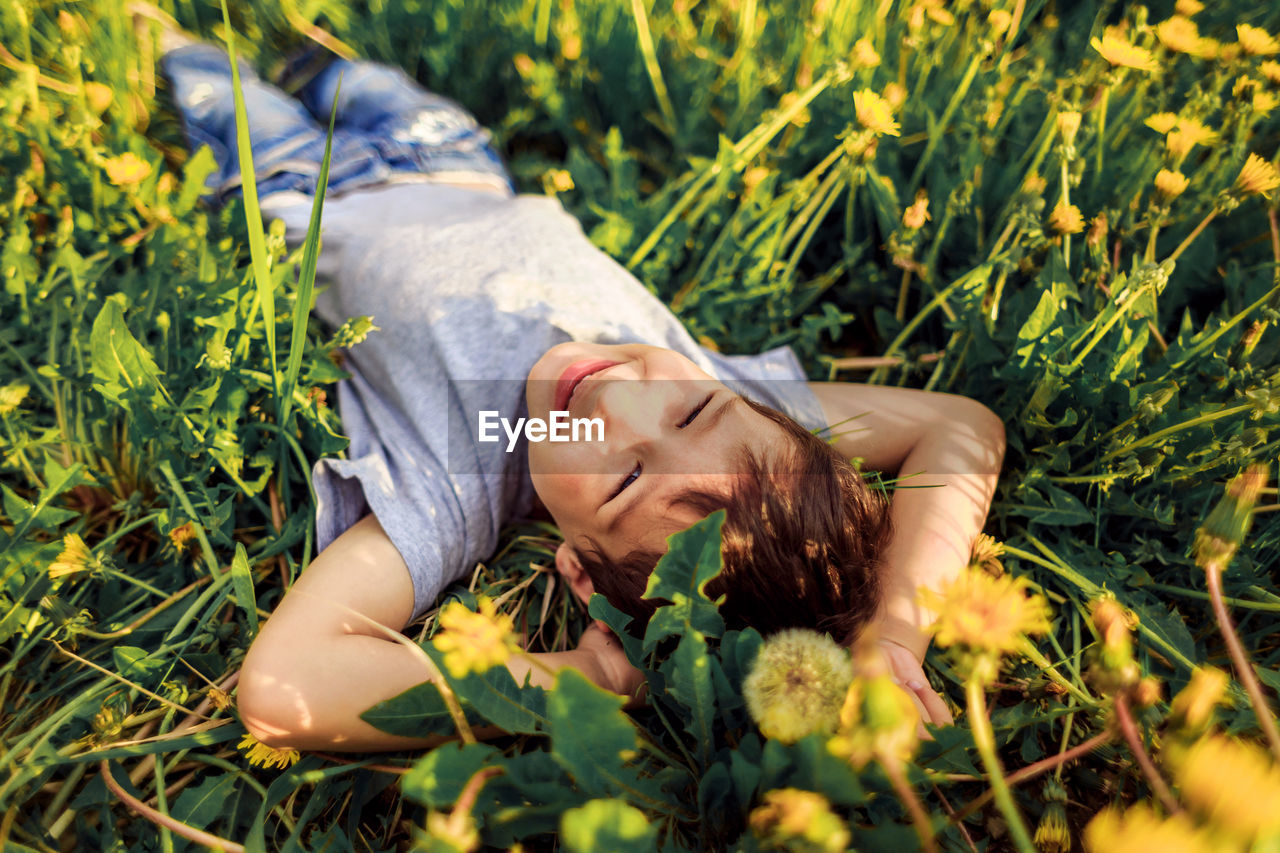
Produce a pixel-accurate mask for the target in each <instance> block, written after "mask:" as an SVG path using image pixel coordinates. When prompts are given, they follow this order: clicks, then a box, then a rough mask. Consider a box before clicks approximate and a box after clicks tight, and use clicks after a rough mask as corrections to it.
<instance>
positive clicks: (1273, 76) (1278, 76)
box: [1258, 59, 1280, 86]
mask: <svg viewBox="0 0 1280 853" xmlns="http://www.w3.org/2000/svg"><path fill="white" fill-rule="evenodd" d="M1258 70H1259V71H1261V72H1262V76H1263V77H1266V78H1267V79H1268V80H1269V81H1271V83H1272V84H1274V85H1276V86H1280V62H1276V61H1275V60H1274V59H1268V60H1266V61H1264V62H1263V63H1262V64H1261V65H1259V66H1258Z"/></svg>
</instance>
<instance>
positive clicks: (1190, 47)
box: [1156, 15, 1217, 59]
mask: <svg viewBox="0 0 1280 853" xmlns="http://www.w3.org/2000/svg"><path fill="white" fill-rule="evenodd" d="M1156 38H1157V39H1158V40H1159V41H1160V43H1161V44H1162V45H1164V46H1165V47H1167V48H1169V50H1172V51H1176V52H1177V53H1185V54H1188V55H1190V56H1197V57H1200V58H1201V59H1210V58H1212V57H1213V55H1214V54H1215V53H1217V49H1216V47H1215V46H1214V45H1213V44H1211V43H1207V42H1206V41H1205V40H1204V39H1203V38H1201V36H1200V28H1199V27H1197V26H1196V22H1195V21H1193V20H1191V19H1190V18H1186V17H1183V16H1182V15H1174V16H1173V17H1172V18H1169V19H1168V20H1166V21H1161V22H1160V23H1158V24H1156Z"/></svg>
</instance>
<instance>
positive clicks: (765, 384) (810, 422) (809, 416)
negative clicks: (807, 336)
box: [702, 346, 827, 431]
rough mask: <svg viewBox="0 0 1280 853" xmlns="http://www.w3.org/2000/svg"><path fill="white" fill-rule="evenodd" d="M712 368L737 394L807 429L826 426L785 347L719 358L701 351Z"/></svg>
mask: <svg viewBox="0 0 1280 853" xmlns="http://www.w3.org/2000/svg"><path fill="white" fill-rule="evenodd" d="M702 350H703V352H704V353H706V355H707V357H708V358H709V359H710V360H711V362H712V364H713V365H714V366H715V369H716V374H717V376H718V378H719V379H720V381H722V382H724V383H725V384H726V385H729V386H730V387H732V388H733V389H734V390H736V391H737V392H738V393H740V394H743V395H744V396H746V397H750V398H751V399H752V400H755V401H756V402H757V403H763V404H764V405H766V406H770V407H772V408H774V409H777V410H778V411H780V412H782V413H783V414H786V415H790V416H791V417H792V418H794V419H795V420H796V422H797V423H799V424H800V425H801V426H803V427H804V428H805V429H808V430H815V431H816V430H821V429H825V428H826V427H827V419H826V415H825V414H823V411H822V405H821V404H820V403H819V402H818V398H817V397H815V396H814V394H813V391H811V390H809V383H808V381H807V380H806V376H805V372H804V368H803V367H801V365H800V359H798V358H797V357H796V354H795V352H794V351H793V350H792V349H791V347H788V346H781V347H776V348H774V349H771V350H766V351H765V352H762V353H760V354H759V355H723V354H721V353H718V352H715V351H713V350H709V349H707V348H706V347H703V348H702Z"/></svg>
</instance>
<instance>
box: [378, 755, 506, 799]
mask: <svg viewBox="0 0 1280 853" xmlns="http://www.w3.org/2000/svg"><path fill="white" fill-rule="evenodd" d="M499 755H500V753H499V752H498V750H497V748H496V747H493V746H490V745H489V744H487V743H469V744H456V743H446V744H444V745H442V746H438V747H436V748H435V749H433V750H431V751H430V752H428V753H427V754H426V755H425V756H423V757H422V758H420V759H419V760H418V761H417V762H416V763H415V764H414V765H413V767H412V768H411V769H410V770H409V772H408V773H406V774H405V775H404V778H402V779H401V780H400V790H402V791H403V792H404V795H405V796H406V797H408V798H409V799H411V800H413V801H414V802H415V803H419V804H421V805H424V806H428V807H430V808H433V809H443V808H447V807H448V806H452V805H453V804H454V803H455V802H457V800H458V797H459V796H461V794H462V789H463V787H464V786H465V785H466V784H467V780H468V779H470V778H471V777H472V776H473V775H474V774H475V773H476V771H478V770H480V769H482V768H483V767H485V765H489V764H493V763H494V759H495V758H496V757H498V756H499Z"/></svg>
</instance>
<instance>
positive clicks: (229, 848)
mask: <svg viewBox="0 0 1280 853" xmlns="http://www.w3.org/2000/svg"><path fill="white" fill-rule="evenodd" d="M100 767H101V770H102V781H103V782H104V783H106V786H107V788H108V789H109V790H110V791H111V793H113V794H115V795H116V796H117V797H119V798H120V800H121V802H123V803H124V804H125V805H127V806H128V807H129V808H131V809H133V810H134V811H135V812H137V813H138V814H140V815H142V816H143V817H145V818H146V819H147V820H149V821H151V822H152V823H154V824H156V825H157V826H162V827H165V828H167V829H169V830H171V831H173V832H175V833H177V834H178V835H181V836H182V837H183V838H187V839H190V840H191V841H194V842H196V843H197V844H203V845H204V846H205V847H211V848H213V849H214V850H222V851H224V853H244V847H242V846H241V845H239V844H236V843H234V842H231V841H228V840H227V839H225V838H219V837H218V836H216V835H211V834H210V833H208V832H205V831H204V830H200V829H196V828H195V827H192V826H188V825H187V824H185V823H182V822H181V821H179V820H175V819H174V818H172V817H169V816H168V815H164V814H161V813H160V812H158V811H156V810H155V809H153V808H151V807H150V806H148V805H147V804H146V803H144V802H142V801H141V800H139V799H137V798H136V797H134V796H133V795H132V794H130V793H129V792H127V791H126V790H125V789H124V788H122V787H121V786H120V783H119V782H117V781H116V780H115V777H114V776H112V775H111V770H110V768H109V767H108V766H107V762H105V761H104V762H102V764H101V765H100Z"/></svg>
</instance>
